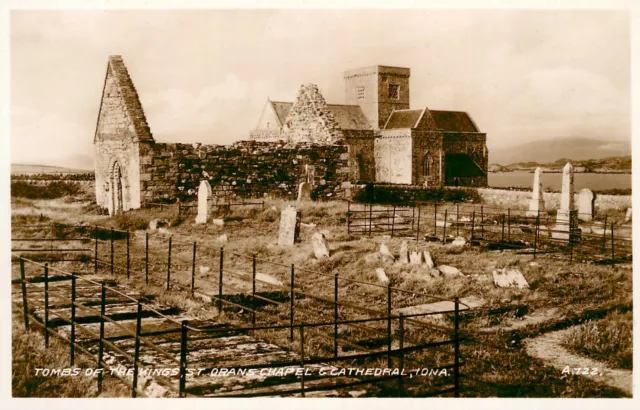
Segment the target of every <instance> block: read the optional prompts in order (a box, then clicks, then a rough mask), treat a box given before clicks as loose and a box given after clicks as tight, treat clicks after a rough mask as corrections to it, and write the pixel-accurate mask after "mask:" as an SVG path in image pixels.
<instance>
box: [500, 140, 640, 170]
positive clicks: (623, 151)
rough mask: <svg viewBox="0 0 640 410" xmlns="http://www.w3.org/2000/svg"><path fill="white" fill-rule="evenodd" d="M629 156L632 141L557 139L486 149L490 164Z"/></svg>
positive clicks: (546, 162)
mask: <svg viewBox="0 0 640 410" xmlns="http://www.w3.org/2000/svg"><path fill="white" fill-rule="evenodd" d="M630 155H631V141H606V140H598V139H589V138H557V139H544V140H539V141H534V142H529V143H525V144H521V145H517V146H515V147H506V148H505V147H495V146H494V147H491V146H490V147H489V161H491V163H492V164H501V165H505V164H515V163H524V162H535V163H538V164H548V163H552V162H555V161H557V160H559V159H563V161H564V162H566V159H570V160H572V161H578V160H589V159H593V160H598V159H602V158H607V157H626V156H630Z"/></svg>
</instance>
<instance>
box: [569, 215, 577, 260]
mask: <svg viewBox="0 0 640 410" xmlns="http://www.w3.org/2000/svg"><path fill="white" fill-rule="evenodd" d="M573 212H574V211H569V262H573V231H574V230H575V229H576V228H575V226H574V214H573Z"/></svg>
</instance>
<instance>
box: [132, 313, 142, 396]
mask: <svg viewBox="0 0 640 410" xmlns="http://www.w3.org/2000/svg"><path fill="white" fill-rule="evenodd" d="M141 328H142V303H140V302H138V314H137V315H136V341H135V347H134V351H133V383H132V384H131V397H133V398H135V397H136V396H137V395H138V362H139V361H140V333H141Z"/></svg>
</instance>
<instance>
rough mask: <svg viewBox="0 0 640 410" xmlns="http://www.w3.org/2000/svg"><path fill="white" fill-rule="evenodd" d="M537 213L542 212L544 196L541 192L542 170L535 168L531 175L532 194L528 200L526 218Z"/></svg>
mask: <svg viewBox="0 0 640 410" xmlns="http://www.w3.org/2000/svg"><path fill="white" fill-rule="evenodd" d="M539 212H544V194H543V192H542V168H540V167H538V168H536V172H535V173H534V174H533V192H532V193H531V199H530V200H529V210H528V211H527V216H533V217H535V216H537V215H538V213H539Z"/></svg>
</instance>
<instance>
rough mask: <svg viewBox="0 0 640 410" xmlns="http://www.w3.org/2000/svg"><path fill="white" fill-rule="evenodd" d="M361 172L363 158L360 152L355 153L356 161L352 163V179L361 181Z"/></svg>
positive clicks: (362, 170) (362, 169)
mask: <svg viewBox="0 0 640 410" xmlns="http://www.w3.org/2000/svg"><path fill="white" fill-rule="evenodd" d="M363 172H364V160H363V159H362V155H361V154H357V155H356V161H355V164H354V170H353V181H354V182H357V181H362V180H363V175H362V174H363Z"/></svg>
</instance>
